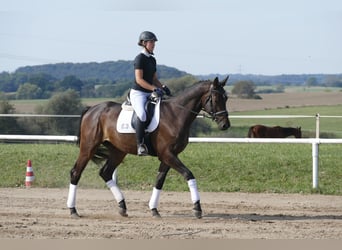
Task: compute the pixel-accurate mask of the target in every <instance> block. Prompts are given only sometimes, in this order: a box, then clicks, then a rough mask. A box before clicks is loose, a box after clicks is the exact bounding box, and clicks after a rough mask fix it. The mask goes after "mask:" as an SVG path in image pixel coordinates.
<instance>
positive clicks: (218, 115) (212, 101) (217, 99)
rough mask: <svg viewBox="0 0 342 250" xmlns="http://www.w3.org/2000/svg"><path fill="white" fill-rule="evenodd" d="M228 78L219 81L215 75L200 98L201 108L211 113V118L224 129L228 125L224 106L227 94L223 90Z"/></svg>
mask: <svg viewBox="0 0 342 250" xmlns="http://www.w3.org/2000/svg"><path fill="white" fill-rule="evenodd" d="M228 78H229V76H227V77H226V78H225V79H224V80H223V81H221V82H220V81H219V80H218V78H217V77H216V78H215V79H214V81H213V82H212V83H211V85H210V89H209V92H208V93H206V94H205V95H204V96H203V98H202V107H203V110H204V111H205V112H207V113H208V114H209V115H211V117H212V119H213V120H214V121H215V122H216V123H217V125H218V126H219V128H220V129H221V130H226V129H228V128H229V127H230V121H229V118H228V111H227V108H226V102H227V100H228V96H227V93H226V91H225V90H224V86H225V84H226V82H227V80H228Z"/></svg>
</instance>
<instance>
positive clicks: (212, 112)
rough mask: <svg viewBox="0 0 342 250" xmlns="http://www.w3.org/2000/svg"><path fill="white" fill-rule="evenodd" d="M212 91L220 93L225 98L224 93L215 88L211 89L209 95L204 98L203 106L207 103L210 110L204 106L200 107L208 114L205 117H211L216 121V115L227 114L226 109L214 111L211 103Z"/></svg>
mask: <svg viewBox="0 0 342 250" xmlns="http://www.w3.org/2000/svg"><path fill="white" fill-rule="evenodd" d="M213 93H219V94H221V95H222V98H223V99H225V100H227V95H226V93H222V92H220V91H218V90H216V89H211V90H210V95H209V96H208V97H207V99H206V100H205V103H204V107H206V106H207V104H208V103H209V104H210V109H211V111H206V110H205V109H204V108H202V110H203V111H205V112H207V113H208V114H209V116H207V118H211V119H212V120H213V121H216V120H217V116H228V112H227V110H221V111H216V109H215V106H214V105H213Z"/></svg>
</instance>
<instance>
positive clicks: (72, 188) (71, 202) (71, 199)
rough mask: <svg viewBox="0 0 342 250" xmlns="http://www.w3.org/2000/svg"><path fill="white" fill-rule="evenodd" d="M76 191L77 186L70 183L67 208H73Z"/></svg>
mask: <svg viewBox="0 0 342 250" xmlns="http://www.w3.org/2000/svg"><path fill="white" fill-rule="evenodd" d="M76 191H77V186H76V185H73V184H71V183H70V185H69V194H68V200H67V207H68V208H73V207H75V205H76Z"/></svg>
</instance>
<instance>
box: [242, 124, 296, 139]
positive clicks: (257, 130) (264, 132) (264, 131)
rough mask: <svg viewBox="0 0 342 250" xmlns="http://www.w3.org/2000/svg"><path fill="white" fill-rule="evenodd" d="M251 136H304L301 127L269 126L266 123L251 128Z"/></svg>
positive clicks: (249, 132)
mask: <svg viewBox="0 0 342 250" xmlns="http://www.w3.org/2000/svg"><path fill="white" fill-rule="evenodd" d="M247 136H248V137H249V138H285V137H288V136H294V137H296V138H302V131H301V127H297V128H291V127H280V126H275V127H267V126H264V125H254V126H252V127H250V128H249V130H248V135H247Z"/></svg>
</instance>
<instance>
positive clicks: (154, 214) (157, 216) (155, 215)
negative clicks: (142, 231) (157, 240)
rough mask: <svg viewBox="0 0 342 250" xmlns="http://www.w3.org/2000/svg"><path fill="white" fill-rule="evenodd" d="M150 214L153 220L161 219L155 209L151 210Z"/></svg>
mask: <svg viewBox="0 0 342 250" xmlns="http://www.w3.org/2000/svg"><path fill="white" fill-rule="evenodd" d="M151 212H152V217H153V218H156V219H160V218H161V216H160V214H159V212H158V210H157V209H156V208H152V209H151Z"/></svg>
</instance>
